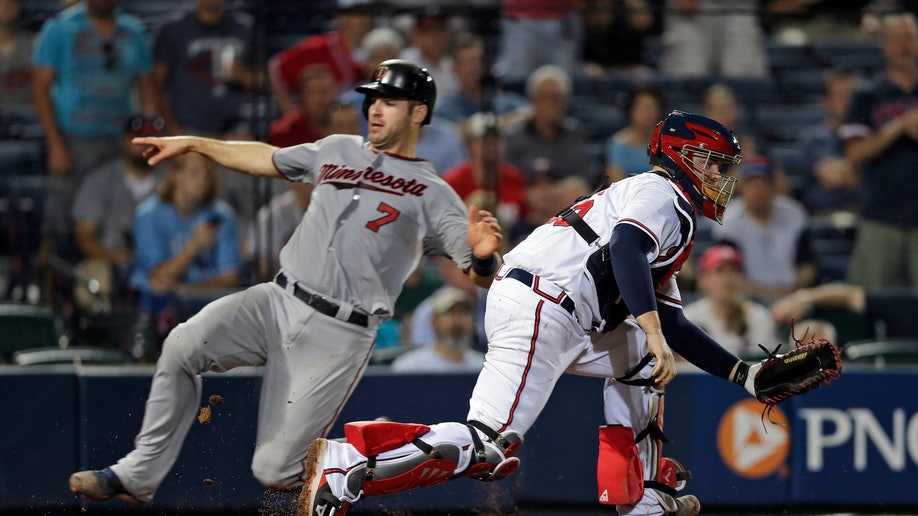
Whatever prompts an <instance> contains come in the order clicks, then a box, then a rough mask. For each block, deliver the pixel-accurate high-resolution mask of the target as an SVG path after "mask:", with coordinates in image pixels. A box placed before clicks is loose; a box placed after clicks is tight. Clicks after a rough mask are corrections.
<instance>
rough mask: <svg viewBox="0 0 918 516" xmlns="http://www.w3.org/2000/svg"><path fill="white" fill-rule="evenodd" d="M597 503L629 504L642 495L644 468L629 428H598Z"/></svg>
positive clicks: (619, 426)
mask: <svg viewBox="0 0 918 516" xmlns="http://www.w3.org/2000/svg"><path fill="white" fill-rule="evenodd" d="M596 481H597V484H598V485H599V503H602V504H609V505H632V504H635V503H637V502H638V500H640V499H641V497H642V496H644V466H643V465H642V464H641V457H640V456H639V455H638V449H637V444H635V442H634V432H632V431H631V428H630V427H627V426H621V425H604V426H601V427H599V460H598V462H597V465H596Z"/></svg>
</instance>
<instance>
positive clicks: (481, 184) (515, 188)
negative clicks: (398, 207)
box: [443, 113, 526, 228]
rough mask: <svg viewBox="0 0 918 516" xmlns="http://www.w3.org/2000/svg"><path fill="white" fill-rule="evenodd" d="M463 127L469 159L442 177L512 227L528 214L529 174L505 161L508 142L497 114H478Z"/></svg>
mask: <svg viewBox="0 0 918 516" xmlns="http://www.w3.org/2000/svg"><path fill="white" fill-rule="evenodd" d="M463 128H464V131H463V133H464V137H465V145H466V148H467V149H468V153H469V159H468V160H466V161H464V162H463V163H460V164H459V165H457V166H455V167H453V168H451V169H449V170H447V171H445V172H444V173H443V179H444V180H445V181H446V182H447V183H449V185H450V186H452V187H453V190H455V191H456V193H458V194H459V197H461V198H462V199H463V200H464V201H465V202H466V204H474V205H475V206H484V207H486V208H484V209H487V210H488V211H491V212H492V213H495V214H497V217H498V219H499V220H500V221H501V223H502V224H504V225H506V226H507V228H509V226H510V225H512V224H513V223H515V222H516V221H517V220H519V218H520V217H522V216H523V215H525V213H526V174H525V172H523V171H522V170H520V169H519V168H517V167H516V166H514V165H511V164H510V163H506V162H505V161H504V159H503V153H504V150H505V147H506V145H505V144H504V139H503V136H502V135H501V134H500V128H499V127H498V125H497V116H496V115H495V114H493V113H476V114H474V115H472V116H470V117H469V118H468V119H467V120H466V121H465V123H464V124H463ZM495 204H496V205H495Z"/></svg>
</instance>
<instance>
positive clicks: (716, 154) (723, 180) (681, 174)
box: [647, 111, 742, 224]
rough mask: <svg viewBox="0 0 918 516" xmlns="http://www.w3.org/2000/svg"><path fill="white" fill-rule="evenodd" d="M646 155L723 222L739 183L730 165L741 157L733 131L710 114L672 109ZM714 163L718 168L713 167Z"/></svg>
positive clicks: (708, 214)
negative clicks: (730, 169)
mask: <svg viewBox="0 0 918 516" xmlns="http://www.w3.org/2000/svg"><path fill="white" fill-rule="evenodd" d="M647 155H648V156H650V163H651V164H653V165H658V166H661V167H663V168H664V169H666V171H667V172H668V173H669V175H670V176H671V177H672V179H673V180H674V181H675V182H676V183H678V184H679V185H680V186H681V187H682V190H684V191H685V192H686V193H687V194H688V195H689V197H691V198H692V202H693V203H694V204H695V207H696V208H697V209H699V210H701V212H702V213H703V214H704V216H705V217H708V218H709V219H713V220H716V221H717V222H719V223H721V224H722V223H723V218H724V210H725V209H726V208H727V203H729V202H730V197H732V196H733V188H734V187H735V186H736V178H735V177H729V176H727V175H726V173H727V169H729V168H730V166H731V165H738V164H739V163H740V161H741V160H742V154H741V153H740V144H739V140H737V139H736V135H734V134H733V131H731V130H730V129H727V128H726V127H725V126H724V125H723V124H721V123H719V122H716V121H714V120H711V119H710V118H707V117H704V116H701V115H694V114H692V113H685V112H683V111H673V112H672V113H670V114H669V115H667V116H666V118H664V119H663V121H661V122H659V123H658V124H657V126H656V129H655V130H654V133H653V136H652V137H651V138H650V144H649V145H648V146H647ZM714 164H716V165H718V169H717V170H712V169H711V168H710V167H711V165H714Z"/></svg>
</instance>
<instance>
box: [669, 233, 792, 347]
mask: <svg viewBox="0 0 918 516" xmlns="http://www.w3.org/2000/svg"><path fill="white" fill-rule="evenodd" d="M697 274H698V289H699V292H700V293H701V298H700V299H698V300H696V301H694V302H692V303H689V304H688V305H687V306H686V307H685V316H686V317H687V318H688V319H689V320H690V321H692V322H693V323H695V324H697V325H698V326H699V327H701V329H702V330H704V331H705V332H706V333H707V334H708V335H710V336H711V337H713V338H714V339H715V340H717V342H719V343H720V345H721V346H723V347H725V348H727V349H728V350H730V351H731V352H732V353H734V354H736V355H739V356H741V357H743V356H745V357H750V356H753V355H755V354H756V353H757V352H758V350H759V349H758V345H759V344H762V345H764V346H771V347H774V344H775V343H776V342H777V332H776V328H775V323H774V321H773V320H772V317H771V313H769V311H768V308H766V307H765V306H763V305H761V304H759V303H756V302H754V301H752V300H750V299H748V298H747V297H746V294H745V292H743V260H742V257H741V255H740V253H739V250H737V249H736V248H735V247H732V246H729V245H715V246H711V247H709V248H708V249H707V250H705V252H704V253H702V255H701V259H700V260H699V261H698V267H697Z"/></svg>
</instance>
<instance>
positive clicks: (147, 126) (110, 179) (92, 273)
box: [72, 115, 164, 308]
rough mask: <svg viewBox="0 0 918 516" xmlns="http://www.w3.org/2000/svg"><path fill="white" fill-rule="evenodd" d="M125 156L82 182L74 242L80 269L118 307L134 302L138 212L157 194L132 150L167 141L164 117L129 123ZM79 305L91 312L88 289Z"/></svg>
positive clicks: (152, 175) (152, 174)
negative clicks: (144, 141) (151, 140)
mask: <svg viewBox="0 0 918 516" xmlns="http://www.w3.org/2000/svg"><path fill="white" fill-rule="evenodd" d="M124 125H125V127H124V136H123V137H122V143H121V149H122V152H123V155H122V156H121V157H118V158H116V159H114V160H112V161H109V162H107V163H105V164H103V165H102V166H100V167H98V168H97V169H96V170H94V171H93V172H92V173H91V174H89V176H88V177H87V178H86V180H85V181H83V184H82V185H81V186H80V189H79V190H78V191H77V194H76V198H75V200H74V203H73V211H72V217H73V221H74V222H73V224H74V230H73V233H74V238H75V240H76V245H77V248H78V249H79V251H80V255H81V257H82V261H81V262H80V264H79V269H80V270H81V271H82V272H83V273H84V274H86V275H87V276H89V277H91V278H95V279H96V280H98V281H99V283H100V286H101V293H102V294H103V295H104V296H106V297H108V298H110V299H112V300H113V301H115V302H116V303H118V304H123V303H127V302H128V301H129V300H130V297H131V296H130V292H129V288H128V278H129V277H130V273H131V267H132V265H133V263H134V231H133V221H134V212H135V210H136V209H137V206H138V205H139V204H140V203H141V202H143V201H144V200H145V199H146V198H148V197H150V196H151V195H152V194H153V192H154V191H155V190H156V183H157V174H156V171H155V170H154V168H153V167H151V166H150V165H149V164H147V160H146V158H144V157H143V149H142V148H139V147H137V146H136V145H133V144H132V143H131V139H132V138H134V137H135V136H163V130H164V121H163V119H162V118H159V117H157V118H149V117H145V116H143V115H138V116H135V117H132V118H131V119H130V120H128V121H127V123H126V124H124ZM76 301H77V303H79V304H80V305H81V306H82V307H83V308H89V307H90V306H92V304H93V301H94V300H93V299H92V297H91V296H89V292H88V291H85V289H83V288H79V289H77V296H76Z"/></svg>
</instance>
